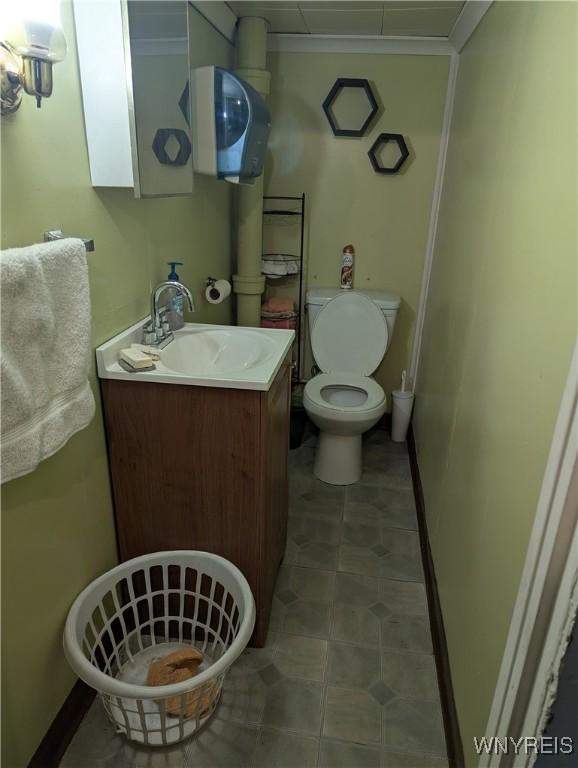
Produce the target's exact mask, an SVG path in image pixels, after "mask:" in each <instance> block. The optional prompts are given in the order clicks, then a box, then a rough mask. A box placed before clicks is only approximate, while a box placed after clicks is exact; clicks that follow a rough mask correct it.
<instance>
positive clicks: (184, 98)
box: [179, 80, 191, 126]
mask: <svg viewBox="0 0 578 768" xmlns="http://www.w3.org/2000/svg"><path fill="white" fill-rule="evenodd" d="M189 98H190V87H189V81H188V80H187V84H186V85H185V87H184V88H183V92H182V93H181V98H180V99H179V109H180V110H181V113H182V115H183V117H184V118H185V120H186V121H187V125H188V126H190V125H191V123H190V121H189Z"/></svg>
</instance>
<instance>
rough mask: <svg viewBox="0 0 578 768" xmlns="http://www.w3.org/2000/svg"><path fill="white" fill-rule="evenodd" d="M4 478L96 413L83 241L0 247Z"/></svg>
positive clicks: (27, 467) (34, 462) (56, 446)
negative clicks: (3, 249) (92, 384)
mask: <svg viewBox="0 0 578 768" xmlns="http://www.w3.org/2000/svg"><path fill="white" fill-rule="evenodd" d="M0 270H1V272H0V280H1V299H2V305H1V318H0V319H1V326H0V327H1V341H2V347H1V350H0V369H1V385H2V390H1V405H2V411H1V420H0V421H1V428H0V433H1V450H2V477H1V479H2V482H3V483H5V482H7V481H8V480H12V479H14V478H15V477H20V476H21V475H25V474H27V473H28V472H32V471H33V470H34V469H36V467H37V466H38V464H39V463H40V462H41V461H43V459H46V458H48V457H49V456H52V454H53V453H56V451H58V450H60V448H62V446H63V445H64V444H65V443H66V442H67V440H68V439H69V438H70V437H72V435H74V433H75V432H78V431H79V430H80V429H83V428H84V427H85V426H86V425H87V424H88V423H89V422H90V421H91V420H92V418H93V417H94V410H95V405H94V396H93V394H92V390H91V389H90V385H89V383H88V371H89V364H90V349H91V344H90V294H89V288H88V270H87V266H86V250H85V248H84V244H83V243H82V240H77V239H73V238H68V239H65V240H60V241H58V242H54V243H46V244H42V245H31V246H29V247H27V248H12V249H10V250H6V251H0Z"/></svg>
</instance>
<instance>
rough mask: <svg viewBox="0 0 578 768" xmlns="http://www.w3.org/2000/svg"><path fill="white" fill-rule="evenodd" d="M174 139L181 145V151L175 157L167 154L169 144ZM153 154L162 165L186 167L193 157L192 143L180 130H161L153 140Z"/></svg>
mask: <svg viewBox="0 0 578 768" xmlns="http://www.w3.org/2000/svg"><path fill="white" fill-rule="evenodd" d="M171 137H174V138H175V139H176V140H177V142H178V144H179V151H178V152H177V154H176V155H175V156H174V157H171V156H170V155H169V153H168V152H167V148H166V147H167V142H168V140H169V139H170V138H171ZM152 147H153V152H154V153H155V155H156V158H157V160H158V161H159V163H162V165H185V164H186V162H187V160H188V159H189V157H190V156H191V142H190V141H189V137H188V136H187V134H186V133H185V132H184V131H181V129H180V128H159V129H158V131H157V132H156V133H155V137H154V139H153V144H152Z"/></svg>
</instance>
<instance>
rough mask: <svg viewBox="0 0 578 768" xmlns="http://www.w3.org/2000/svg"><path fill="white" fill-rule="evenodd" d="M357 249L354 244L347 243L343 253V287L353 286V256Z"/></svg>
mask: <svg viewBox="0 0 578 768" xmlns="http://www.w3.org/2000/svg"><path fill="white" fill-rule="evenodd" d="M354 256H355V249H354V248H353V246H352V245H346V246H345V247H344V249H343V252H342V254H341V284H340V287H341V288H345V289H346V290H347V289H349V288H353V257H354Z"/></svg>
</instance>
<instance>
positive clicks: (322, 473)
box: [303, 288, 400, 485]
mask: <svg viewBox="0 0 578 768" xmlns="http://www.w3.org/2000/svg"><path fill="white" fill-rule="evenodd" d="M306 302H307V312H308V319H309V336H310V340H311V350H312V352H313V357H314V358H315V363H316V365H317V367H318V368H319V369H320V371H321V372H320V373H318V374H317V376H314V377H313V378H312V379H310V380H309V381H308V382H307V384H306V385H305V390H304V393H303V405H304V407H305V410H306V412H307V414H308V416H309V418H310V419H311V421H312V422H313V423H314V424H316V425H317V426H318V427H319V430H320V434H319V442H318V445H317V453H316V456H315V464H314V468H313V471H314V473H315V475H316V476H317V477H318V478H319V479H320V480H323V482H325V483H329V484H331V485H351V484H352V483H356V482H357V481H358V480H359V478H360V477H361V467H362V435H363V433H364V432H367V430H368V429H371V427H373V426H374V425H375V424H377V422H378V421H379V419H380V418H381V417H382V416H383V414H384V413H385V408H386V398H385V392H384V391H383V389H382V388H381V386H380V385H379V384H378V383H377V381H375V380H374V379H372V378H371V374H372V373H373V372H374V371H375V370H376V369H377V367H378V366H379V364H380V363H381V361H382V360H383V358H384V356H385V353H386V352H387V349H388V347H389V342H390V339H391V336H392V333H393V328H394V325H395V320H396V317H397V312H398V309H399V304H400V298H399V296H396V295H395V294H393V293H388V292H385V291H353V290H348V291H344V290H341V289H339V288H335V289H333V288H318V289H312V290H309V291H308V292H307V298H306Z"/></svg>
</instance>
